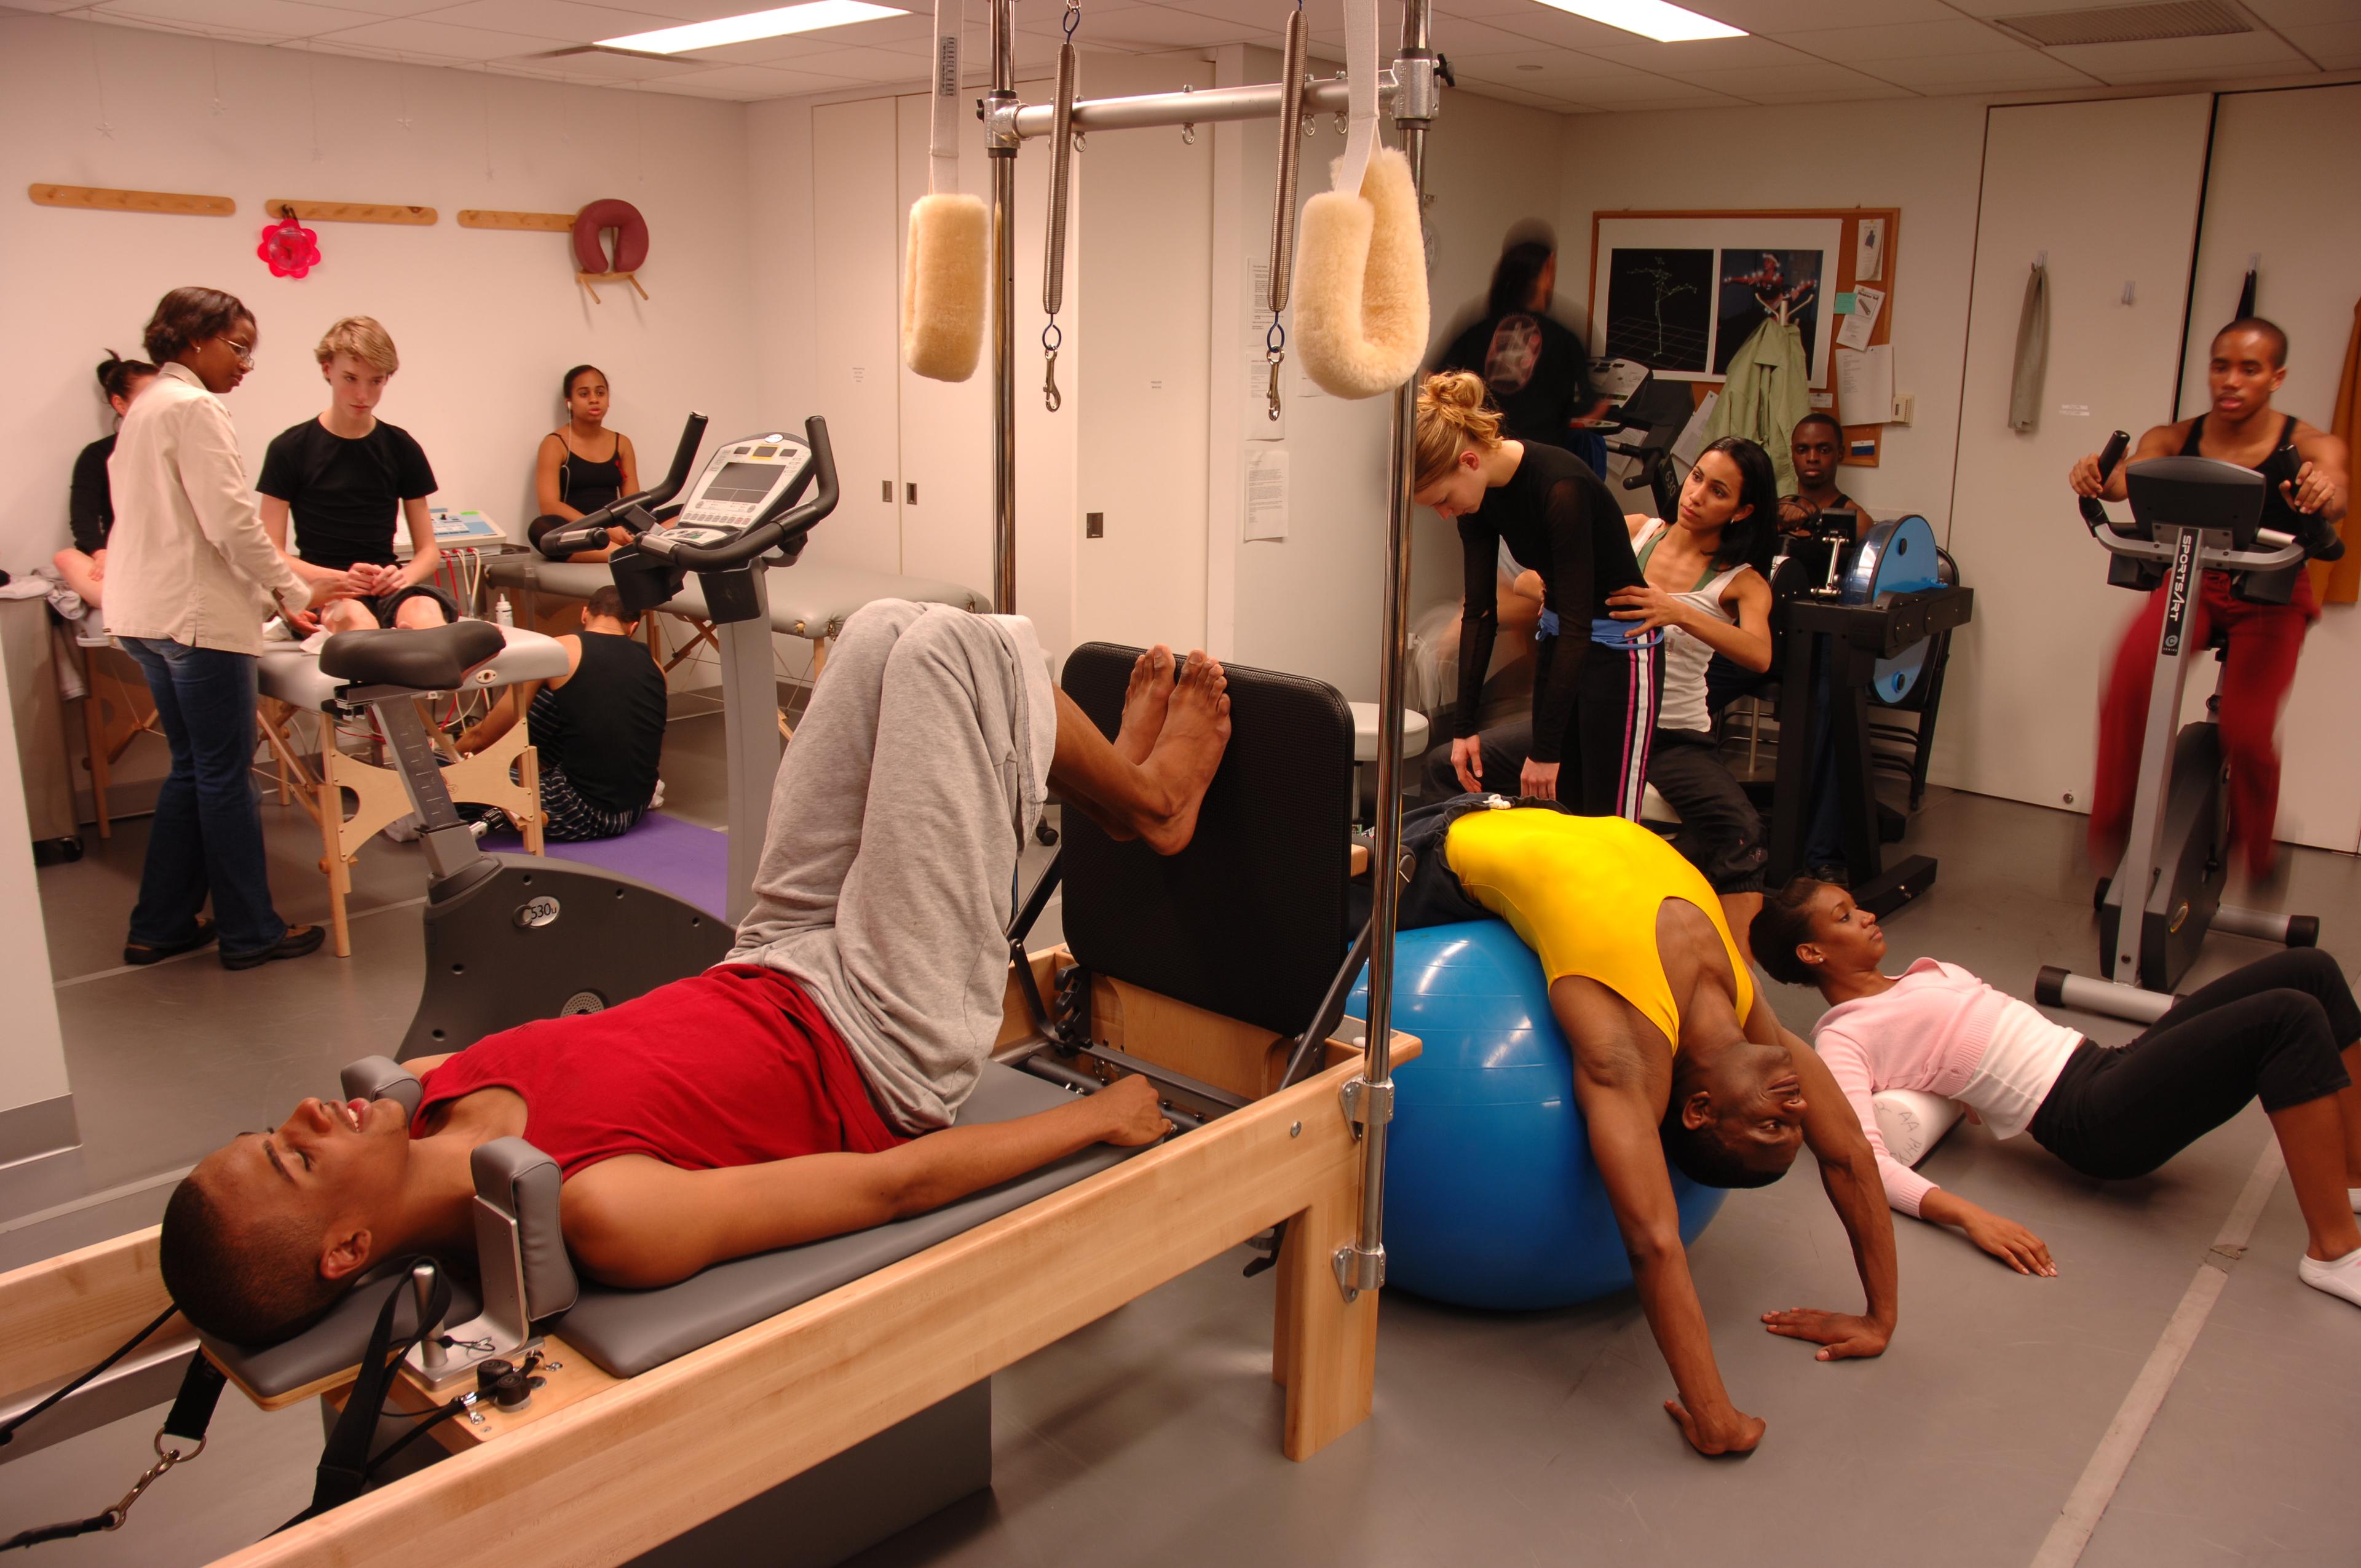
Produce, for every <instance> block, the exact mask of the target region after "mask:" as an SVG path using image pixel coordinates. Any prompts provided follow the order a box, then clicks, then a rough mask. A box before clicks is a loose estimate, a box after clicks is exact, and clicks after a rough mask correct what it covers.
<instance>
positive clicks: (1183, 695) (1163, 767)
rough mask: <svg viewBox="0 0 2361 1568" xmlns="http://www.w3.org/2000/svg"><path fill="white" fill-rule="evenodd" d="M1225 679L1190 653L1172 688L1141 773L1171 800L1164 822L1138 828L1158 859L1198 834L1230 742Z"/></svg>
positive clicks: (1208, 661) (1198, 654)
mask: <svg viewBox="0 0 2361 1568" xmlns="http://www.w3.org/2000/svg"><path fill="white" fill-rule="evenodd" d="M1228 688H1229V679H1228V677H1227V676H1225V675H1224V674H1223V673H1222V666H1221V665H1220V664H1219V663H1216V662H1215V661H1214V660H1213V659H1210V658H1208V657H1207V656H1206V655H1205V654H1204V653H1202V652H1192V653H1191V654H1190V655H1189V662H1188V663H1187V664H1185V665H1184V666H1183V667H1182V668H1181V671H1180V685H1178V686H1176V687H1174V688H1173V692H1172V702H1171V706H1170V707H1169V708H1168V709H1167V710H1166V713H1165V716H1164V730H1163V733H1162V734H1160V735H1159V736H1158V737H1157V740H1156V749H1155V750H1154V751H1151V752H1149V753H1148V761H1147V762H1144V763H1142V764H1141V765H1140V771H1141V772H1143V773H1146V774H1148V777H1149V779H1150V780H1151V781H1153V782H1154V783H1155V784H1159V786H1161V787H1162V788H1163V790H1164V791H1165V797H1166V799H1167V800H1168V801H1170V807H1169V808H1168V809H1167V811H1166V812H1165V815H1164V817H1163V819H1162V820H1161V821H1156V822H1143V823H1141V824H1140V832H1139V836H1140V837H1141V838H1142V839H1146V840H1147V841H1148V848H1149V849H1151V850H1155V851H1156V852H1157V853H1158V854H1159V855H1177V854H1179V853H1180V851H1181V850H1185V849H1187V848H1188V847H1189V840H1190V839H1193V838H1194V837H1196V834H1197V810H1198V808H1199V807H1200V806H1203V805H1204V803H1205V788H1206V786H1207V785H1208V784H1212V783H1213V774H1214V772H1215V771H1216V770H1217V769H1219V768H1220V767H1221V765H1222V752H1223V751H1224V749H1226V748H1227V747H1228V745H1229V743H1230V699H1229V697H1228V696H1226V695H1225V694H1226V692H1227V690H1228Z"/></svg>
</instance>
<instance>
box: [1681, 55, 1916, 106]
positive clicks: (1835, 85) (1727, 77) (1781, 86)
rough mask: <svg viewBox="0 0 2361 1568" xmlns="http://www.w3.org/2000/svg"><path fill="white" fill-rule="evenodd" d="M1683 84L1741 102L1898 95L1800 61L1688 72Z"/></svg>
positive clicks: (1867, 79) (1823, 64)
mask: <svg viewBox="0 0 2361 1568" xmlns="http://www.w3.org/2000/svg"><path fill="white" fill-rule="evenodd" d="M1679 80H1681V81H1683V82H1690V83H1693V84H1695V85H1697V86H1699V87H1709V88H1711V89H1713V90H1714V91H1715V92H1717V93H1732V94H1734V95H1736V96H1738V97H1741V98H1759V97H1761V96H1762V95H1763V93H1782V94H1793V93H1819V94H1821V95H1823V96H1824V97H1827V98H1828V99H1836V98H1840V97H1842V96H1844V95H1845V94H1847V93H1858V92H1868V93H1873V94H1874V95H1879V96H1890V95H1891V94H1892V93H1893V92H1894V84H1893V83H1891V82H1884V81H1882V80H1879V79H1878V78H1876V77H1872V76H1867V75H1863V74H1862V73H1861V72H1860V71H1853V70H1850V69H1848V68H1847V67H1845V66H1841V65H1832V64H1830V63H1829V62H1828V61H1827V60H1802V59H1799V60H1791V61H1790V62H1789V63H1787V64H1784V65H1780V66H1774V67H1772V68H1771V69H1769V70H1742V71H1728V70H1725V71H1683V72H1681V74H1680V78H1679Z"/></svg>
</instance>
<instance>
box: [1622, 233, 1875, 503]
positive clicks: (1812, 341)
mask: <svg viewBox="0 0 2361 1568" xmlns="http://www.w3.org/2000/svg"><path fill="white" fill-rule="evenodd" d="M1901 231H1902V211H1901V209H1900V208H1898V207H1843V208H1795V207H1783V208H1761V209H1745V208H1734V209H1696V210H1689V211H1673V212H1616V213H1594V214H1591V220H1590V321H1591V334H1592V338H1593V340H1594V341H1593V352H1595V353H1597V354H1598V355H1599V356H1602V357H1609V358H1627V359H1635V360H1638V361H1639V362H1640V363H1642V364H1645V365H1647V366H1649V367H1650V368H1651V369H1653V370H1654V371H1655V373H1656V375H1657V378H1659V379H1664V380H1685V381H1687V382H1689V383H1690V394H1689V395H1690V397H1691V398H1692V399H1693V400H1695V401H1697V402H1700V403H1701V402H1703V401H1704V400H1705V398H1706V396H1707V394H1708V393H1710V392H1713V391H1716V390H1718V389H1719V388H1720V387H1721V385H1722V383H1723V380H1724V378H1725V377H1726V375H1727V372H1728V366H1729V362H1730V356H1731V355H1732V354H1733V353H1734V352H1735V350H1736V349H1737V348H1738V346H1739V345H1740V344H1741V341H1742V340H1743V338H1744V337H1745V336H1747V335H1749V334H1752V331H1753V330H1754V328H1755V327H1756V326H1759V325H1760V324H1761V323H1762V321H1763V316H1764V313H1765V312H1766V311H1771V310H1778V309H1784V310H1786V311H1787V312H1788V319H1789V320H1791V321H1793V322H1794V323H1795V324H1796V325H1797V326H1799V327H1801V328H1802V329H1803V336H1804V346H1805V358H1806V363H1807V365H1808V367H1809V368H1810V378H1811V389H1812V390H1811V402H1812V406H1813V407H1814V408H1815V409H1825V410H1827V411H1830V412H1833V413H1834V414H1835V415H1836V416H1837V418H1838V420H1839V421H1840V422H1843V421H1845V419H1846V410H1845V409H1844V407H1843V394H1842V389H1841V387H1840V386H1839V380H1840V376H1839V356H1838V352H1837V350H1838V348H1839V334H1840V333H1841V332H1842V331H1843V329H1844V325H1845V317H1846V315H1847V314H1849V313H1850V312H1849V311H1846V312H1840V311H1839V308H1838V307H1839V305H1847V306H1857V305H1858V304H1860V303H1861V291H1863V290H1868V291H1874V292H1876V293H1879V294H1882V296H1883V298H1882V301H1881V302H1880V304H1879V308H1878V311H1877V315H1876V319H1875V322H1874V323H1873V324H1872V327H1871V329H1870V332H1869V336H1868V346H1870V347H1878V346H1881V345H1888V344H1890V343H1892V342H1893V334H1894V274H1895V261H1896V258H1897V257H1898V255H1899V254H1900V248H1901ZM1865 240H1866V241H1867V242H1868V243H1867V244H1866V245H1864V241H1865ZM1807 283H1808V285H1809V287H1808V288H1806V287H1805V285H1806V284H1807ZM1854 412H1856V413H1866V412H1868V410H1866V409H1860V410H1855V411H1854ZM1884 412H1887V411H1880V413H1881V414H1883V413H1884ZM1884 434H1885V422H1884V420H1883V418H1881V419H1879V420H1878V421H1877V422H1873V423H1870V422H1864V423H1859V424H1855V423H1850V422H1846V423H1845V456H1844V461H1845V462H1846V463H1847V464H1848V465H1850V466H1854V467H1864V468H1873V467H1875V466H1877V464H1878V456H1879V453H1880V451H1881V449H1882V446H1883V441H1884Z"/></svg>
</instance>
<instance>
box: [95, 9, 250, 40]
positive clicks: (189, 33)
mask: <svg viewBox="0 0 2361 1568" xmlns="http://www.w3.org/2000/svg"><path fill="white" fill-rule="evenodd" d="M79 18H87V19H88V20H90V21H93V22H104V23H106V24H107V25H109V26H110V27H137V28H139V29H141V30H143V31H147V32H155V33H171V34H174V35H175V36H177V37H180V38H219V39H221V40H222V41H223V42H225V43H249V44H271V43H278V42H280V40H282V39H283V38H286V36H287V35H286V34H284V33H264V32H256V31H254V30H252V29H251V28H247V27H224V26H221V25H220V24H217V23H207V24H205V25H203V26H202V27H201V26H199V25H198V24H196V23H194V22H182V21H170V20H161V19H157V18H153V17H148V16H136V15H134V14H132V13H130V12H128V11H95V10H93V11H83V12H81V13H79V14H78V19H79Z"/></svg>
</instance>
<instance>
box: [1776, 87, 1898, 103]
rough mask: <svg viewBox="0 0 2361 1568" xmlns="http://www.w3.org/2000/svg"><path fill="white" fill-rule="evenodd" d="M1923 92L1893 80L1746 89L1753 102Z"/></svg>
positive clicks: (1852, 100)
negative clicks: (1784, 89)
mask: <svg viewBox="0 0 2361 1568" xmlns="http://www.w3.org/2000/svg"><path fill="white" fill-rule="evenodd" d="M1919 96H1921V94H1919V93H1914V92H1912V91H1911V90H1910V89H1909V88H1907V87H1899V86H1896V85H1894V83H1893V82H1863V83H1862V84H1861V85H1860V86H1858V87H1845V88H1837V89H1831V88H1827V87H1820V88H1813V89H1806V90H1802V91H1797V92H1792V93H1788V92H1779V91H1776V90H1772V91H1766V90H1764V89H1763V88H1760V87H1750V88H1748V89H1746V99H1747V102H1749V103H1752V104H1852V103H1860V102H1864V101H1866V100H1868V99H1872V98H1916V97H1919Z"/></svg>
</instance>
